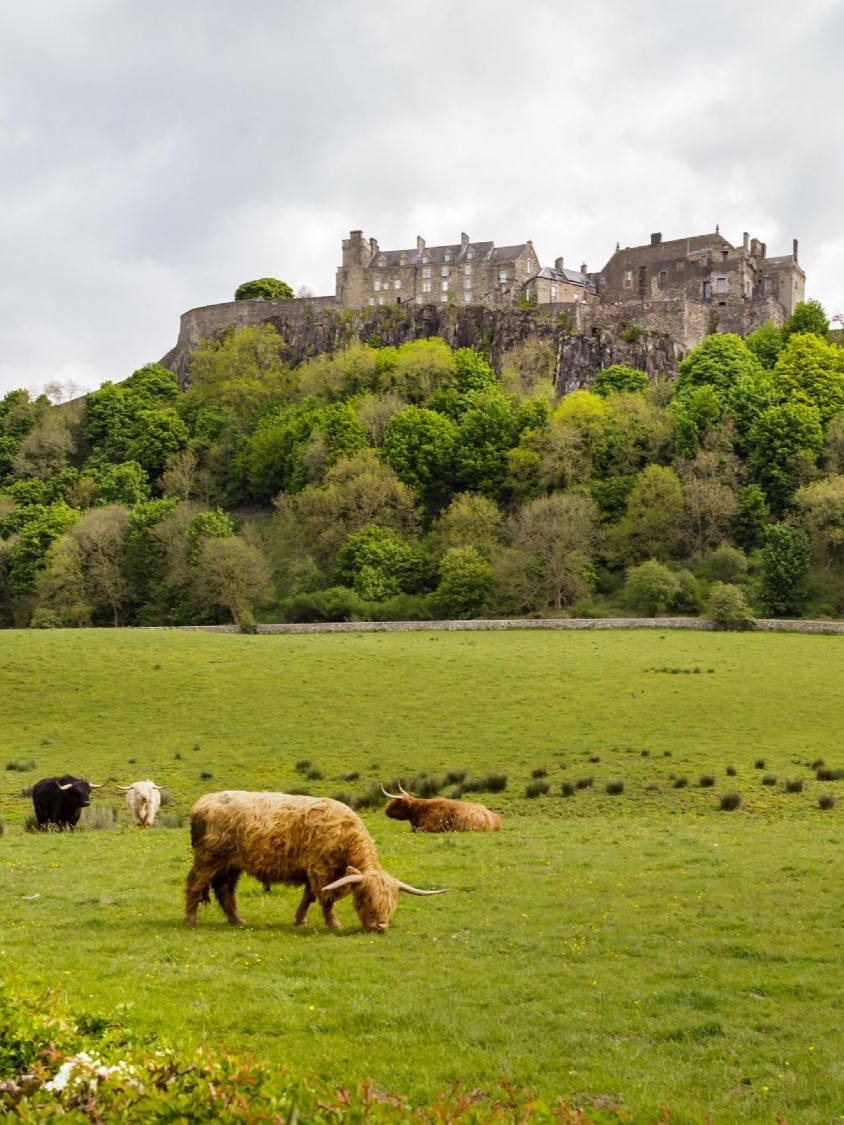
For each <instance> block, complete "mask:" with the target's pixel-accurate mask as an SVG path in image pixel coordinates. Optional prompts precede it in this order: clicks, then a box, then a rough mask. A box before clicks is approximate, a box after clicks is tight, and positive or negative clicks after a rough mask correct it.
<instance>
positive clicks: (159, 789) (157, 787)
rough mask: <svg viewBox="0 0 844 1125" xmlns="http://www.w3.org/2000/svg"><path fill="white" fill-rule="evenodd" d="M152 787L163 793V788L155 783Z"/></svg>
mask: <svg viewBox="0 0 844 1125" xmlns="http://www.w3.org/2000/svg"><path fill="white" fill-rule="evenodd" d="M152 787H153V789H157V790H158V791H159V792H160V791H161V786H160V785H156V784H155V782H153V783H152Z"/></svg>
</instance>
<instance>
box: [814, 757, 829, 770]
mask: <svg viewBox="0 0 844 1125" xmlns="http://www.w3.org/2000/svg"><path fill="white" fill-rule="evenodd" d="M825 765H826V762H825V761H824V760H823V758H815V760H814V762H812V764H811V768H812V769H813V770H819V769H820V768H821V766H825Z"/></svg>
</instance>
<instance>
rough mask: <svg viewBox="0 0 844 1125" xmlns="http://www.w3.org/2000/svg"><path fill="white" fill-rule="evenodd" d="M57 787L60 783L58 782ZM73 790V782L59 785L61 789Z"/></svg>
mask: <svg viewBox="0 0 844 1125" xmlns="http://www.w3.org/2000/svg"><path fill="white" fill-rule="evenodd" d="M56 785H59V783H58V782H56ZM72 788H73V782H72V781H69V782H68V783H67V785H59V789H72Z"/></svg>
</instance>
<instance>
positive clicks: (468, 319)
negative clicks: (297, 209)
mask: <svg viewBox="0 0 844 1125" xmlns="http://www.w3.org/2000/svg"><path fill="white" fill-rule="evenodd" d="M257 324H271V325H272V326H273V327H274V328H275V329H276V331H277V332H278V333H279V335H280V336H281V337H282V339H283V340H284V341H285V342H286V344H287V346H288V349H289V355H290V359H291V361H292V362H293V363H298V362H301V361H302V360H304V359H307V358H308V357H310V356H314V355H320V354H322V353H324V352H332V351H335V350H337V349H338V348H342V347H344V346H346V345H347V344H349V343H351V342H353V341H361V342H364V343H371V344H375V345H377V346H384V345H388V344H392V345H396V346H398V345H399V344H404V343H406V342H407V341H408V340H420V339H425V338H427V337H430V336H441V337H442V338H443V339H444V340H445V342H446V343H447V344H448V345H449V346H450V347H452V348H464V347H468V348H477V349H482V350H484V351H485V352H487V353H488V354H489V355H490V358H491V362H492V365H493V367H494V368H495V369H496V370H500V364H501V357H502V355H503V354H504V353H505V352H506V351H507V350H508V349H509V348H511V347H513V345H514V344H518V343H520V342H522V341H524V340H528V339H538V340H547V341H550V342H551V344H552V346H553V348H554V350H555V353H556V356H557V364H556V373H555V380H554V382H555V388H556V391H557V394H558V395H563V394H568V393H569V392H570V391H574V390H577V389H578V388H582V387H589V386H591V384H592V382H593V381H594V378H595V375H596V373H597V372H598V371H600V370H601V369H602V368H604V367H609V366H610V365H611V364H613V363H626V364H629V366H631V367H636V368H639V369H640V370H642V371H646V372H647V373H648V375H649V376H650V377H651V379H654V380H657V379H662V378H668V377H670V376H673V375H674V374H676V371H677V365H678V363H679V362H680V360H681V359H682V358H683V355H684V354H685V353H684V350H683V349H682V348H681V347H680V346H679V345H678V344H676V343H674V341H672V340H671V339H670V338H669V337H667V336H665V335H662V334H659V333H655V332H648V331H644V330H641V329H639V328H633V329H632V330H631V326H630V325H625V324H624V323H623V322H618V323H614V322H613V320H612V317H611V316H608V315H607V310H605V309H602V308H600V307H598V306H589V305H576V304H575V305H553V306H551V305H545V306H539V307H538V308H528V309H523V308H506V309H488V308H483V307H481V306H469V307H463V308H460V307H456V306H442V305H384V306H381V307H377V308H369V309H359V310H352V309H340V308H338V307H337V306H336V304H335V302H334V299H333V298H331V297H314V298H305V299H299V300H290V301H230V302H227V303H226V304H222V305H207V306H206V307H204V308H199V309H191V311H190V312H187V313H185V314H184V315H183V316H182V321H181V329H180V332H179V339H178V342H177V344H176V346H175V348H173V349H172V351H170V352H168V353H167V355H166V356H164V358H163V359H162V360H161V363H162V365H163V366H165V367H168V368H169V369H170V370H171V371H174V372H175V373H176V374H177V375H178V376H179V380H180V381H181V383H182V385H185V384H186V383H187V382H188V381H189V377H190V375H189V367H190V363H189V361H190V354H191V352H192V351H193V350H194V349H195V348H196V347H198V345H199V344H200V342H201V341H202V340H206V339H212V338H215V337H220V336H222V334H223V333H224V332H225V331H226V330H227V329H229V328H232V327H246V326H251V325H257Z"/></svg>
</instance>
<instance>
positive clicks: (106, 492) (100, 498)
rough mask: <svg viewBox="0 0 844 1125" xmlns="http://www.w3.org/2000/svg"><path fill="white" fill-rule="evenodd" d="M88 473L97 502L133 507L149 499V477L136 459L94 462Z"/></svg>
mask: <svg viewBox="0 0 844 1125" xmlns="http://www.w3.org/2000/svg"><path fill="white" fill-rule="evenodd" d="M89 475H90V477H91V479H92V481H93V483H94V486H95V490H96V491H95V497H96V502H97V503H98V504H125V505H126V506H127V507H130V508H133V507H134V506H135V505H136V504H142V503H143V502H144V501H145V500H149V479H148V477H147V475H146V473H145V472H144V470H143V468H142V467H141V466H140V465H139V464H138V462H137V461H123V462H122V463H120V464H110V463H105V464H101V465H97V464H95V465H92V466H91V469H90V474H89Z"/></svg>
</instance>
